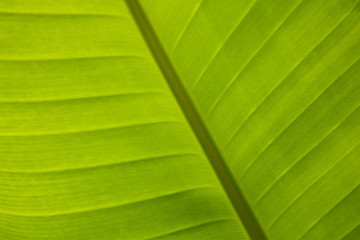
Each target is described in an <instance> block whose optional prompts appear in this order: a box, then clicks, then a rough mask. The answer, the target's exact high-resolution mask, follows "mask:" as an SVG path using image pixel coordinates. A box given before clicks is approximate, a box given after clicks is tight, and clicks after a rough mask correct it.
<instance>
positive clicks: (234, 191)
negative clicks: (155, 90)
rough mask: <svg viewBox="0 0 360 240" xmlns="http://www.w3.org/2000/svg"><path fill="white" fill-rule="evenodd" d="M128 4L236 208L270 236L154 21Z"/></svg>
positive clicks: (258, 233) (251, 228)
mask: <svg viewBox="0 0 360 240" xmlns="http://www.w3.org/2000/svg"><path fill="white" fill-rule="evenodd" d="M125 2H126V3H127V5H128V8H129V10H130V12H131V14H132V16H133V18H134V20H135V22H136V23H137V26H138V28H139V30H140V32H141V33H142V35H143V38H144V40H145V42H146V43H147V46H148V47H149V49H150V51H151V52H152V54H153V57H154V59H155V60H156V63H157V64H158V66H159V68H160V69H161V71H162V73H163V75H164V78H165V80H166V82H167V84H168V85H169V87H170V89H171V91H172V93H173V94H174V96H175V98H176V100H177V102H178V104H179V106H180V108H181V110H182V112H183V114H184V115H185V117H186V119H187V121H188V123H189V125H190V126H191V128H192V130H193V131H194V134H195V136H196V137H197V139H198V141H199V143H200V145H201V146H202V148H203V150H204V152H205V154H206V155H207V157H208V159H209V161H210V163H211V165H212V167H213V169H214V171H215V173H216V175H217V177H218V179H219V180H220V182H221V184H222V186H223V188H224V190H225V192H226V194H227V196H228V198H229V200H230V201H231V203H232V205H233V207H234V209H235V210H236V212H237V214H238V216H239V218H240V220H241V222H242V223H243V225H244V227H245V228H246V230H247V232H248V234H249V236H250V237H251V238H252V239H259V240H260V239H267V237H266V234H265V232H264V231H263V229H262V227H261V226H260V223H259V221H258V220H257V219H256V217H255V215H254V213H253V211H252V209H251V207H250V205H249V203H248V202H247V200H246V198H245V196H244V194H243V192H242V190H241V189H240V188H239V187H238V185H237V183H236V181H235V179H234V177H233V176H232V173H231V171H230V170H229V168H228V166H227V164H226V162H225V161H224V158H223V156H222V154H221V152H220V151H219V149H218V147H217V145H216V144H215V142H214V140H213V138H212V136H211V134H210V132H209V131H208V129H207V128H206V125H205V124H204V122H203V120H202V118H201V117H200V114H199V113H198V111H197V109H196V107H195V106H194V104H193V102H192V100H191V98H190V96H189V94H188V93H187V91H186V90H185V87H184V86H183V85H182V83H181V81H180V79H179V76H178V75H177V73H176V71H175V69H174V67H173V66H172V64H171V61H170V60H169V58H168V56H167V54H166V52H165V50H164V49H163V47H162V45H161V43H160V41H159V39H158V38H157V36H156V34H155V32H154V30H153V28H152V26H151V24H150V22H149V21H148V19H147V17H146V15H145V13H144V11H143V10H142V8H141V6H140V4H139V3H138V1H137V0H126V1H125Z"/></svg>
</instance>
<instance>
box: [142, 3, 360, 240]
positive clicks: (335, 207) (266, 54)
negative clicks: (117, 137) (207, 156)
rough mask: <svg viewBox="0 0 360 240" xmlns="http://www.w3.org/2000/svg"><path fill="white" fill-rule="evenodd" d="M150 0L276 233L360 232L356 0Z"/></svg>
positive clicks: (259, 213) (173, 55)
mask: <svg viewBox="0 0 360 240" xmlns="http://www.w3.org/2000/svg"><path fill="white" fill-rule="evenodd" d="M140 2H141V4H142V6H143V9H144V12H145V13H146V14H147V16H148V18H149V21H150V22H151V23H152V26H153V28H154V31H155V32H156V34H157V35H158V37H159V39H160V42H161V43H162V44H163V46H164V49H165V50H166V52H167V54H168V56H169V58H170V61H171V63H172V65H173V66H174V68H175V70H176V71H177V73H178V75H179V79H180V80H181V81H182V84H183V85H184V86H185V88H186V89H187V91H188V92H189V95H190V96H191V99H192V101H193V102H194V105H195V106H196V108H197V110H198V111H199V113H200V115H201V117H202V119H203V121H204V122H205V123H206V127H207V129H208V130H209V132H210V133H211V135H212V137H213V138H214V140H215V142H216V143H217V147H218V149H219V150H220V152H221V154H222V155H223V160H224V161H225V162H226V163H227V165H228V166H229V168H230V169H231V170H232V174H233V175H234V177H235V178H236V180H237V183H238V187H239V188H240V189H241V190H242V191H243V192H244V195H245V198H246V199H247V201H248V202H249V205H250V208H251V210H252V211H253V212H254V213H255V216H256V217H257V219H258V220H259V222H260V225H261V227H262V228H263V229H264V231H265V232H266V234H267V236H268V237H269V238H270V239H341V238H343V237H345V236H351V237H350V239H357V238H359V237H360V235H359V232H356V229H357V226H358V225H359V223H360V218H359V216H360V214H359V213H360V204H359V203H360V198H359V196H358V195H357V191H358V188H359V184H360V178H359V176H360V166H359V160H358V159H359V157H360V155H359V152H358V148H359V145H358V144H359V141H360V139H359V136H360V135H359V131H358V130H359V120H360V115H359V109H358V108H359V105H360V98H359V97H360V91H359V89H360V85H359V84H360V82H359V79H358V78H359V77H358V76H359V74H360V65H359V56H360V51H359V50H360V25H359V20H360V19H359V18H360V13H359V9H360V8H359V7H360V5H359V3H358V1H342V0H332V1H322V0H316V1H306V0H302V1H297V0H295V1H267V0H258V1H230V0H229V1H220V0H219V1H206V0H202V1H196V3H195V1H175V3H174V4H173V3H170V2H167V1H147V0H140ZM189 2H191V3H189ZM178 9H184V10H183V11H181V12H180V13H179V10H178ZM172 29H176V31H175V30H172ZM178 29H181V30H178ZM351 234H352V235H351Z"/></svg>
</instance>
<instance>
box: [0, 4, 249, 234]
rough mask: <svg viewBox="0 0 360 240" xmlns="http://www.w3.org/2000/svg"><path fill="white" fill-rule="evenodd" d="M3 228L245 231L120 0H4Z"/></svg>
mask: <svg viewBox="0 0 360 240" xmlns="http://www.w3.org/2000/svg"><path fill="white" fill-rule="evenodd" d="M0 12H1V13H0V45H1V51H0V85H1V86H0V100H1V103H0V112H1V114H0V146H1V147H0V159H1V160H0V239H4V240H10V239H36V240H37V239H176V238H185V239H214V238H216V239H241V238H246V233H245V231H244V230H243V228H242V226H241V224H240V222H239V220H238V217H237V216H236V214H235V212H234V210H233V209H232V207H231V205H230V202H229V200H228V199H227V197H226V195H225V193H224V191H223V189H222V187H221V186H220V184H219V182H218V180H217V179H216V176H215V174H214V172H213V170H212V169H211V166H210V164H209V162H208V161H207V159H206V157H205V156H204V153H203V152H202V150H201V148H200V146H199V144H198V143H197V140H196V138H195V136H194V134H193V133H192V132H191V129H190V128H189V126H188V124H187V122H186V120H185V118H184V117H183V115H182V113H181V111H180V109H179V107H178V106H177V103H176V101H175V99H174V97H173V96H172V94H171V92H170V91H169V89H168V87H167V85H166V82H165V80H164V79H163V77H162V75H161V73H160V71H159V70H158V68H157V66H156V64H155V62H154V60H153V59H152V56H151V54H150V52H149V51H148V49H147V47H146V44H145V42H144V41H143V39H142V37H141V34H140V32H139V31H138V29H137V27H136V25H135V23H134V20H133V19H132V16H131V15H130V12H129V11H128V9H127V6H126V5H125V3H124V2H122V1H91V2H89V1H70V0H69V1H59V2H54V1H50V0H49V1H32V2H31V4H30V3H29V2H28V1H1V3H0Z"/></svg>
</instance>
